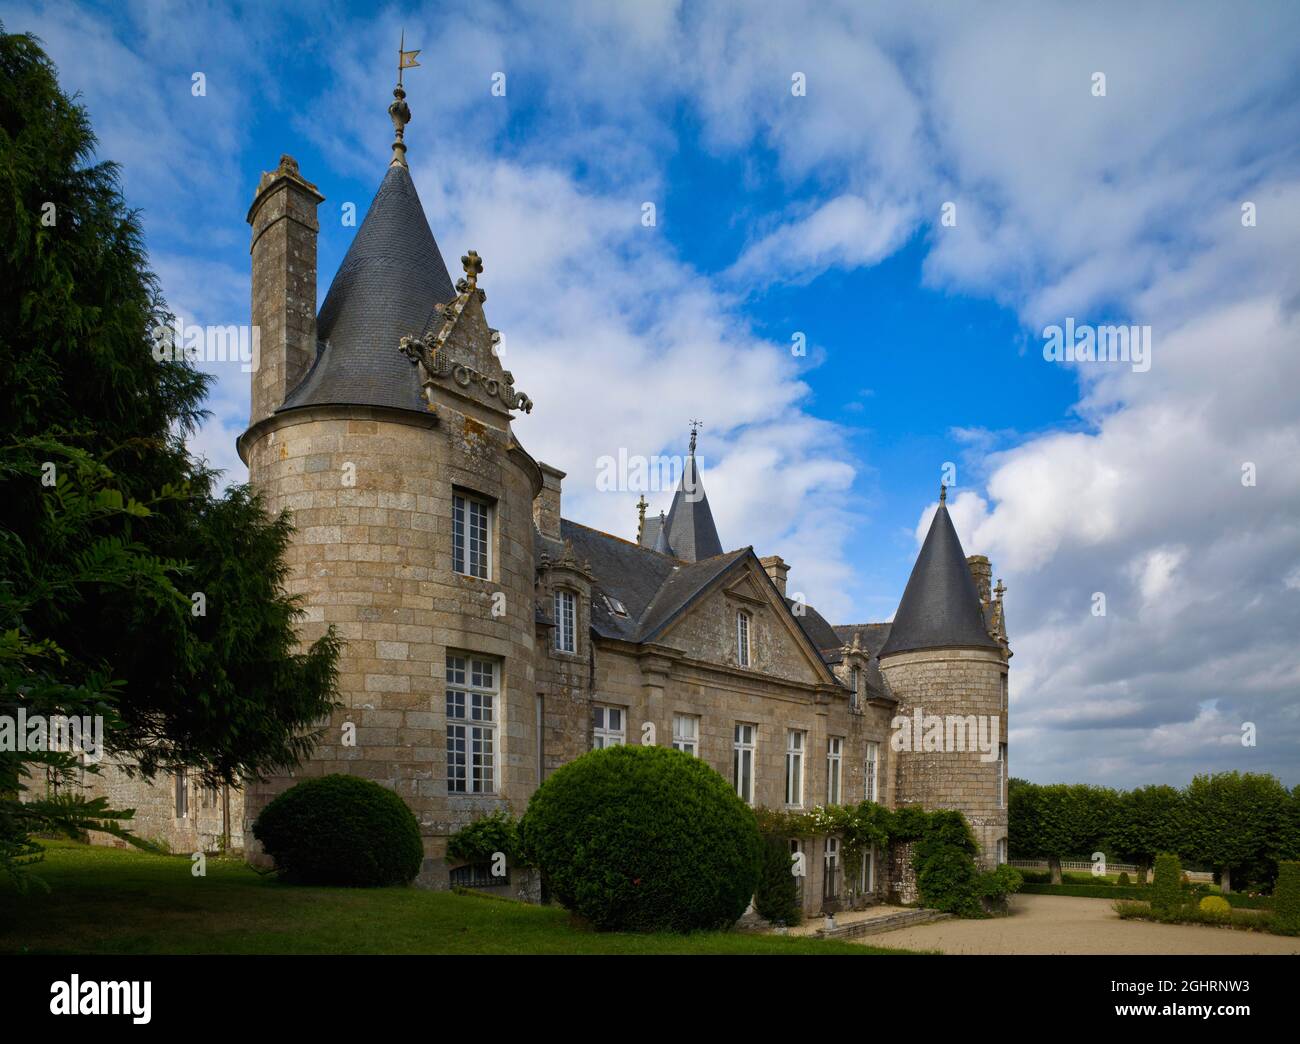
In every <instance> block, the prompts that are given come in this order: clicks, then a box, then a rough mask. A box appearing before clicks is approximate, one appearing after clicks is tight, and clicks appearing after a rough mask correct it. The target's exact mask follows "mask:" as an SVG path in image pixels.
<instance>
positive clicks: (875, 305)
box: [3, 2, 1300, 785]
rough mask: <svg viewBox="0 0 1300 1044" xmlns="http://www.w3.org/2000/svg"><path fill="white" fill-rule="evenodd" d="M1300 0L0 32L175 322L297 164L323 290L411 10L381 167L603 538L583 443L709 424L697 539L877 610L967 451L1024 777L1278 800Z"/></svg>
mask: <svg viewBox="0 0 1300 1044" xmlns="http://www.w3.org/2000/svg"><path fill="white" fill-rule="evenodd" d="M765 6H772V7H775V8H777V9H776V10H764V9H763V7H765ZM1292 8H1293V5H1288V4H1281V3H1277V4H1268V3H1262V4H1256V5H1252V6H1251V7H1249V8H1247V9H1245V10H1229V9H1227V8H1226V7H1223V6H1219V5H1209V4H1182V5H1177V7H1176V8H1175V7H1174V6H1173V5H1161V4H1151V5H1143V6H1142V7H1141V8H1140V9H1139V10H1134V9H1133V5H1131V4H1105V3H1102V4H1093V5H1088V6H1087V8H1086V9H1079V5H1068V4H1062V5H1056V4H1046V3H1033V4H1028V3H1026V4H1019V3H1007V4H1002V5H997V6H988V7H985V6H978V7H977V6H976V5H957V4H924V3H923V4H896V5H895V4H879V5H863V4H852V3H844V4H840V3H833V2H832V3H818V4H815V5H812V6H809V7H807V8H806V9H805V8H801V7H800V5H752V4H751V5H744V4H733V3H722V2H718V3H709V4H671V3H665V4H657V3H638V4H635V5H633V4H625V5H617V4H616V5H597V4H585V3H584V4H572V5H559V4H501V3H490V2H489V3H478V4H474V5H472V6H466V5H446V4H406V5H401V6H400V7H398V6H389V7H381V8H378V9H374V8H372V7H371V6H370V5H356V6H349V5H344V4H334V5H311V6H310V7H301V8H298V7H294V6H291V5H265V4H259V5H242V6H238V5H233V6H228V5H220V4H184V5H181V4H171V3H131V4H125V5H103V6H100V5H94V4H80V5H74V4H70V3H58V2H56V3H18V4H10V5H7V12H6V14H5V15H4V16H3V17H4V20H5V23H6V26H7V28H8V29H9V30H10V31H15V30H31V31H33V32H35V33H37V35H39V36H40V37H42V39H43V40H44V41H45V43H46V45H47V48H48V50H49V51H50V53H51V55H52V56H53V58H54V59H55V61H56V63H57V64H58V66H59V69H60V74H61V77H62V80H63V83H64V85H65V87H68V88H71V89H75V90H80V91H81V92H82V95H83V98H84V101H85V103H86V104H87V106H88V107H89V109H90V112H91V116H92V120H93V122H94V124H95V126H96V128H97V131H98V133H99V135H100V138H101V152H102V154H103V155H104V156H105V157H107V158H113V159H116V160H118V161H119V162H121V163H122V164H123V184H124V188H125V191H126V194H127V197H128V199H129V200H130V202H131V203H132V204H133V205H135V206H138V207H140V208H141V209H142V212H143V220H144V225H145V230H146V235H147V241H148V244H149V247H150V251H151V256H152V258H153V262H154V265H155V267H156V269H157V271H158V272H159V275H160V277H161V278H162V281H163V285H164V287H165V289H166V291H167V294H168V299H169V301H170V303H171V305H172V307H173V308H174V309H175V310H177V311H178V312H180V313H181V314H182V315H184V316H185V317H186V318H187V319H188V320H189V321H192V322H199V323H202V324H207V323H214V324H225V323H242V322H247V314H248V229H247V226H246V225H245V223H244V215H245V213H246V210H247V206H248V203H249V202H250V201H251V198H252V194H253V189H254V186H255V185H256V182H257V178H258V175H259V173H260V172H261V171H263V170H268V169H271V168H273V167H274V166H275V164H276V162H277V161H278V158H279V156H280V154H281V153H284V152H287V153H291V154H292V155H293V156H294V157H295V158H296V159H297V160H298V162H299V165H300V168H301V170H302V172H303V174H304V175H305V176H306V177H308V178H309V179H311V180H312V181H314V182H316V183H317V184H318V185H319V187H320V189H321V191H322V193H323V194H324V195H325V197H326V202H325V203H324V204H323V205H322V207H321V211H320V217H321V235H320V256H319V270H320V294H321V296H322V297H323V295H324V292H325V290H326V289H327V287H328V285H329V281H330V278H331V277H332V275H333V272H334V270H335V268H336V267H337V265H338V263H339V261H340V260H341V259H342V257H343V254H344V252H345V251H346V249H347V246H348V243H349V241H350V238H351V236H352V235H353V233H354V231H355V230H354V229H353V228H351V227H347V226H345V225H344V224H343V222H342V221H341V212H342V211H341V208H342V207H343V205H344V204H346V203H349V202H351V203H355V204H356V206H357V209H358V210H359V211H360V212H362V213H364V209H365V207H366V206H367V205H368V203H369V200H370V198H371V196H372V195H373V193H374V190H375V188H376V187H377V185H378V183H379V180H380V178H381V176H382V174H383V170H384V167H385V164H386V162H387V156H388V154H389V143H390V141H391V126H390V124H389V122H388V118H387V116H386V111H385V110H386V107H387V105H388V102H389V101H390V100H391V90H392V86H393V65H394V60H395V51H396V47H397V39H398V32H399V31H400V29H401V28H403V27H404V28H405V31H406V39H407V46H408V47H410V48H420V49H421V50H422V53H421V55H420V62H421V67H420V68H418V69H415V70H412V71H411V72H409V73H408V74H407V89H408V91H409V97H408V101H409V103H410V105H411V109H412V111H413V114H414V119H413V122H412V124H411V126H410V127H409V129H408V132H407V141H408V144H409V146H410V153H409V156H410V161H411V168H412V174H413V176H414V177H415V180H416V184H417V186H418V188H419V190H420V193H421V196H422V199H423V202H424V206H425V211H426V213H427V215H428V218H429V221H430V224H431V226H432V228H433V231H434V234H435V236H436V237H437V238H438V241H439V244H440V246H441V247H442V250H443V254H444V256H445V257H446V258H447V260H448V262H449V266H450V267H451V269H452V272H453V278H454V277H455V275H457V274H459V273H458V269H459V265H458V258H459V256H460V254H461V253H462V252H463V251H464V250H466V249H468V248H470V247H474V248H476V249H478V250H479V252H480V253H481V254H482V255H483V257H484V262H485V270H484V274H483V277H482V281H481V285H482V286H484V287H485V288H486V289H487V292H488V302H487V311H488V315H489V319H490V320H491V321H492V323H493V325H495V326H498V327H500V328H501V329H502V330H503V331H504V333H505V334H506V338H507V341H506V345H507V358H506V364H507V366H509V367H510V368H511V369H512V370H513V372H514V373H515V376H516V378H517V382H518V384H519V386H520V387H521V388H523V389H524V390H525V391H527V392H528V393H529V394H530V395H531V396H532V397H533V398H534V399H535V400H536V402H537V407H536V409H535V410H534V412H533V414H532V415H531V416H529V417H526V418H522V419H521V420H520V422H519V423H518V424H517V426H516V430H517V432H518V434H519V436H520V438H521V440H522V441H523V442H524V444H525V445H526V446H527V447H528V448H529V450H530V451H531V452H532V453H533V454H534V455H535V456H537V457H538V458H539V459H543V460H546V461H548V462H550V463H553V464H555V465H557V466H559V467H561V468H563V469H565V470H566V471H567V472H568V478H567V479H566V483H565V508H566V510H565V513H566V515H567V516H569V517H572V518H575V519H577V520H579V521H584V522H587V523H589V524H593V525H596V526H599V527H600V528H605V529H609V530H611V531H613V532H618V533H621V534H623V535H630V534H631V533H632V532H633V531H634V528H635V508H634V502H635V500H636V493H633V492H626V493H618V494H602V493H599V492H598V491H597V490H596V488H595V475H596V470H597V464H596V461H597V458H598V457H599V456H601V455H602V454H605V453H611V454H612V453H616V452H617V450H618V449H619V448H625V449H626V450H627V451H628V452H630V453H641V454H653V453H680V452H682V451H683V449H684V447H685V442H686V438H687V420H688V419H689V418H692V417H699V418H702V419H703V421H704V424H705V427H704V431H703V432H702V434H701V440H700V452H701V454H702V458H703V462H704V465H705V472H704V481H705V485H706V487H707V489H708V491H709V497H710V501H711V503H712V504H713V506H714V510H715V514H716V515H717V519H718V524H719V528H720V531H721V536H722V539H723V543H724V545H726V546H728V547H737V546H743V545H745V544H753V545H754V546H755V549H756V550H757V551H758V553H759V554H771V553H777V554H781V555H782V556H783V557H784V558H785V559H786V560H787V561H788V562H789V563H790V564H791V566H792V573H791V578H790V579H791V587H792V589H793V590H799V591H802V592H803V593H805V594H806V596H807V598H808V600H809V601H810V602H811V603H812V604H814V605H816V606H818V607H819V608H821V609H822V610H823V611H824V612H825V613H826V615H828V616H829V617H831V618H832V619H833V620H834V621H835V622H856V621H865V620H881V619H887V618H889V616H890V615H891V614H892V613H893V611H894V609H895V607H896V606H897V602H898V598H899V596H900V594H901V592H902V588H903V585H904V583H905V582H906V578H907V575H908V572H909V570H910V568H911V565H912V561H913V558H914V556H915V553H916V550H917V547H918V541H919V539H920V537H921V536H923V534H924V530H925V527H926V525H927V524H928V520H929V517H930V513H931V512H932V511H933V507H934V502H935V500H936V497H937V492H938V484H939V478H940V474H941V469H942V467H943V465H944V463H945V462H953V463H954V464H955V465H956V466H957V483H956V487H955V488H954V490H953V491H952V493H951V494H950V497H949V501H950V505H951V506H952V510H953V515H954V519H955V521H956V523H957V526H958V529H959V532H960V535H961V537H962V540H963V543H964V545H965V547H966V550H967V552H968V553H975V552H980V553H985V554H988V555H990V556H991V558H992V559H993V563H994V575H995V576H1002V577H1005V578H1006V583H1007V586H1008V589H1009V590H1008V595H1007V615H1008V620H1009V626H1010V630H1011V639H1012V645H1013V649H1014V650H1015V653H1016V658H1015V659H1014V660H1013V668H1014V669H1013V671H1012V682H1011V691H1012V710H1013V715H1012V737H1011V738H1012V765H1011V767H1012V771H1013V772H1014V773H1015V774H1018V775H1024V776H1028V777H1030V778H1034V779H1039V780H1052V779H1086V780H1092V781H1097V782H1109V783H1113V784H1115V785H1129V784H1132V783H1136V782H1143V781H1161V782H1175V783H1179V782H1183V781H1185V780H1186V779H1187V778H1189V777H1190V776H1191V775H1192V774H1193V773H1195V772H1201V771H1207V770H1218V769H1226V768H1239V769H1242V770H1254V771H1271V772H1274V773H1276V774H1278V775H1279V776H1281V777H1282V778H1283V779H1284V780H1286V781H1287V782H1288V783H1290V784H1294V783H1297V782H1300V755H1298V754H1297V751H1300V642H1297V640H1296V635H1297V634H1300V522H1297V511H1296V508H1297V505H1300V408H1298V407H1297V405H1296V399H1297V396H1296V389H1297V388H1300V352H1297V348H1298V347H1300V336H1297V333H1298V331H1300V320H1298V318H1297V307H1298V306H1300V263H1298V261H1297V248H1296V245H1295V244H1296V243H1297V235H1296V233H1297V231H1300V227H1298V226H1300V60H1298V59H1300V54H1297V52H1298V51H1300V32H1297V29H1298V28H1300V26H1298V25H1297V22H1298V21H1300V19H1298V17H1297V14H1296V12H1295V11H1294V10H1293V9H1292ZM196 72H201V73H202V74H203V76H204V77H205V81H206V82H205V87H206V93H205V94H203V95H202V96H199V97H196V96H195V95H194V94H193V93H192V90H191V84H192V81H193V76H194V74H195V73H196ZM499 72H501V73H504V74H505V77H506V93H505V96H504V97H494V96H493V95H492V93H491V86H492V77H493V75H494V74H495V73H499ZM1099 72H1100V73H1102V74H1104V76H1105V88H1106V90H1105V93H1104V94H1101V95H1099V94H1098V93H1096V79H1095V74H1097V73H1099ZM798 73H802V74H803V76H804V78H805V82H806V92H805V93H804V94H802V95H798V94H796V93H794V92H792V90H791V87H792V82H793V81H792V77H794V76H795V75H796V74H798ZM645 202H653V203H654V204H655V207H656V217H657V220H656V223H655V225H654V227H652V228H647V227H644V226H643V224H642V221H641V217H642V205H643V204H644V203H645ZM1244 202H1250V203H1252V204H1254V206H1255V209H1256V214H1257V218H1256V222H1255V224H1253V225H1244V224H1243V222H1242V205H1243V203H1244ZM945 203H953V204H955V208H956V211H955V212H956V216H957V221H956V225H955V226H954V227H949V226H945V225H944V224H943V223H942V222H941V221H940V214H941V210H942V208H943V206H944V204H945ZM1067 316H1068V317H1074V318H1075V320H1076V321H1077V322H1078V323H1087V324H1092V325H1102V324H1107V323H1112V322H1125V323H1136V324H1142V325H1149V326H1150V327H1151V329H1152V338H1153V354H1152V366H1151V369H1150V371H1149V372H1145V373H1139V372H1134V371H1133V369H1132V368H1131V367H1129V366H1126V365H1120V364H1059V363H1053V362H1049V361H1047V360H1045V359H1044V357H1043V351H1042V346H1043V338H1042V333H1041V332H1042V329H1043V327H1044V326H1046V325H1048V324H1052V323H1063V322H1064V320H1065V318H1066V317H1067ZM796 332H802V333H803V334H804V335H805V336H806V339H807V344H808V353H807V356H806V357H802V358H797V357H794V356H792V354H791V352H790V345H791V338H792V336H793V335H794V334H795V333H796ZM213 372H214V373H215V374H216V376H217V379H218V383H217V386H216V390H215V392H214V395H213V399H212V402H211V404H210V405H211V408H212V410H213V419H212V422H211V423H210V424H209V425H208V426H207V427H206V428H205V429H204V431H203V432H202V433H201V435H200V436H199V437H198V438H197V439H196V441H195V448H196V449H197V450H199V451H200V452H203V453H204V454H206V455H207V456H208V457H209V458H210V459H211V460H212V461H213V462H214V463H216V464H218V465H220V466H223V467H227V468H228V469H230V475H231V477H232V479H235V480H240V479H242V477H243V475H242V471H241V466H240V465H239V463H238V460H237V458H236V457H235V455H234V451H233V440H234V437H235V436H236V435H237V434H238V433H239V432H240V431H241V430H242V428H243V424H244V422H245V420H246V416H247V409H248V384H247V381H248V378H247V375H244V374H241V373H239V372H238V368H237V367H221V366H219V365H214V366H213ZM1247 462H1249V463H1252V464H1253V465H1255V467H1256V470H1257V474H1258V481H1257V483H1256V485H1254V486H1249V487H1246V486H1243V485H1242V483H1241V478H1240V476H1241V469H1242V466H1243V464H1245V463H1247ZM666 506H667V496H666V495H665V496H662V497H657V498H656V497H652V510H657V509H658V508H659V507H666ZM1097 592H1102V593H1105V594H1106V596H1107V606H1108V609H1107V614H1106V616H1105V617H1097V616H1094V615H1093V614H1092V612H1091V606H1092V604H1093V595H1094V594H1095V593H1097ZM1247 721H1249V722H1254V723H1255V725H1256V727H1257V730H1258V745H1257V746H1256V747H1250V748H1248V747H1243V746H1242V745H1241V742H1240V739H1239V737H1240V734H1241V726H1242V723H1243V722H1247Z"/></svg>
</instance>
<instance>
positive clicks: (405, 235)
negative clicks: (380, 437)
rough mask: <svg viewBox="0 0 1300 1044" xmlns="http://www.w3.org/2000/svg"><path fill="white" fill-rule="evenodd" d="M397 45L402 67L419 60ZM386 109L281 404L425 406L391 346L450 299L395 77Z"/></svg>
mask: <svg viewBox="0 0 1300 1044" xmlns="http://www.w3.org/2000/svg"><path fill="white" fill-rule="evenodd" d="M418 53H419V52H418V51H403V52H402V54H403V56H404V57H403V58H402V62H404V63H406V64H404V65H403V68H410V67H411V66H412V65H418V63H416V62H414V58H413V57H412V56H413V55H415V54H418ZM393 96H394V98H395V99H396V100H395V101H394V102H393V105H392V107H391V108H390V115H391V116H392V118H393V126H394V129H395V131H396V140H395V141H394V143H393V159H392V161H391V163H390V164H389V167H388V170H387V171H386V172H385V174H384V180H383V181H382V182H381V183H380V185H379V191H378V192H376V193H375V198H374V199H373V200H372V201H371V203H370V209H369V210H368V211H367V212H366V217H365V220H364V221H362V222H361V227H360V228H359V229H357V234H356V236H355V237H354V238H353V240H352V245H351V246H350V247H348V252H347V255H346V256H345V257H344V258H343V263H342V264H341V265H340V266H339V270H338V272H336V273H335V275H334V281H333V282H332V283H331V284H330V288H329V293H327V294H326V295H325V303H324V304H323V305H321V309H320V314H319V315H318V316H317V318H316V336H317V342H318V344H317V352H316V360H315V362H314V363H313V365H312V367H311V369H310V370H308V371H307V375H306V376H305V377H304V378H303V379H302V382H301V383H300V384H299V385H298V387H296V388H294V389H293V391H291V392H290V393H289V394H288V396H286V397H285V400H284V404H283V405H282V406H281V407H280V409H281V410H288V409H296V408H298V407H301V406H321V405H327V404H329V405H357V406H389V407H394V408H396V409H403V410H418V411H420V412H422V413H424V412H427V406H426V403H425V400H424V396H423V394H422V392H421V388H420V378H419V374H418V372H417V370H416V368H415V367H413V366H411V365H410V363H409V362H408V361H407V360H406V359H404V358H403V357H402V355H401V354H400V353H399V352H398V351H397V346H398V343H399V342H400V341H401V339H402V338H403V337H407V336H411V337H421V336H423V335H424V334H426V333H428V332H429V331H430V329H431V328H432V327H434V326H435V325H437V323H439V322H440V321H441V320H440V317H438V316H437V314H436V312H435V305H441V304H445V303H446V302H448V301H450V300H452V299H453V298H454V297H455V296H456V291H455V289H454V288H453V286H452V282H451V276H450V275H448V274H447V264H446V262H445V261H443V259H442V253H441V251H439V250H438V244H437V242H436V241H435V240H434V238H433V232H432V231H431V230H430V228H429V221H428V219H427V218H426V217H425V216H424V208H423V207H422V206H421V205H420V197H419V195H418V194H417V193H416V191H415V183H414V182H413V181H412V180H411V172H410V169H409V168H408V167H407V165H406V145H405V144H404V142H403V141H402V132H403V129H404V128H405V125H406V123H407V122H409V121H410V118H411V114H410V109H409V108H408V107H407V105H406V101H405V92H404V91H403V90H402V87H401V85H400V84H399V85H398V87H397V89H396V90H395V91H394V92H393Z"/></svg>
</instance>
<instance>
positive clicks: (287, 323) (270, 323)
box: [248, 156, 325, 425]
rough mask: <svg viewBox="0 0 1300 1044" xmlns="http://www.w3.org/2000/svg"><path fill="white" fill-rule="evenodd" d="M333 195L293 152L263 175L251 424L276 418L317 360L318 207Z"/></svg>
mask: <svg viewBox="0 0 1300 1044" xmlns="http://www.w3.org/2000/svg"><path fill="white" fill-rule="evenodd" d="M324 200H325V197H324V196H322V195H321V194H320V192H319V191H317V189H316V186H315V185H313V184H312V183H311V182H310V181H307V180H306V179H305V178H304V177H303V176H302V175H301V174H299V173H298V164H297V161H295V160H294V158H293V157H292V156H281V157H280V165H279V166H278V167H277V168H276V169H275V170H272V171H268V172H266V173H264V174H263V175H262V179H261V181H259V182H258V185H257V195H256V196H255V197H254V198H253V205H252V206H251V207H249V209H248V223H249V224H250V225H252V226H253V245H252V247H251V248H250V250H249V253H251V254H252V264H253V313H252V319H253V327H254V330H255V336H257V337H258V342H257V343H258V345H259V348H258V354H259V358H258V359H257V360H256V363H255V368H254V370H253V408H252V415H251V417H250V418H249V424H250V425H253V424H256V423H257V422H258V421H260V420H262V419H264V418H266V417H269V416H270V415H271V414H272V413H273V412H275V410H276V408H277V407H278V406H279V405H280V404H281V403H283V402H284V397H285V396H286V395H287V394H288V393H289V392H291V391H292V390H293V389H294V388H295V387H296V386H297V384H298V382H299V381H300V380H302V377H303V374H305V373H306V372H307V368H308V367H309V366H310V365H311V363H312V360H313V359H314V358H315V357H316V233H317V232H318V231H319V229H320V225H319V223H318V222H317V220H316V208H317V207H318V206H319V205H320V204H321V203H322V202H324Z"/></svg>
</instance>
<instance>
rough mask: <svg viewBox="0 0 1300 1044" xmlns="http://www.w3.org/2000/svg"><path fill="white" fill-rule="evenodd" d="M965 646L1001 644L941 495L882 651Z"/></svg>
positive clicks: (993, 647) (995, 645)
mask: <svg viewBox="0 0 1300 1044" xmlns="http://www.w3.org/2000/svg"><path fill="white" fill-rule="evenodd" d="M962 646H964V647H972V646H974V647H978V648H992V649H998V648H1001V646H999V645H998V643H997V642H996V641H994V640H993V639H992V638H991V637H989V632H988V629H987V628H986V627H985V626H984V611H983V609H982V608H981V606H980V597H979V592H978V591H977V590H976V589H975V580H974V578H973V577H972V576H971V574H970V567H969V566H968V565H967V564H966V555H965V554H964V553H963V551H962V549H961V541H960V540H958V539H957V530H956V529H954V528H953V525H952V519H951V518H949V517H948V505H947V504H946V503H945V502H944V499H943V497H942V496H941V497H940V499H939V510H938V511H936V512H935V513H934V520H933V521H932V522H931V523H930V532H929V533H927V534H926V537H925V543H924V544H922V545H921V553H920V554H919V555H918V556H917V558H916V565H914V566H913V567H912V575H911V576H910V577H909V578H908V580H907V587H906V588H904V590H903V600H902V601H901V602H900V603H899V604H898V612H897V613H896V614H895V615H894V623H893V626H891V627H890V629H889V638H888V639H887V640H886V641H885V644H884V645H883V646H882V647H881V649H880V652H879V654H878V655H879V656H881V657H884V656H888V655H889V654H890V653H898V652H910V651H912V650H915V649H943V648H953V647H962Z"/></svg>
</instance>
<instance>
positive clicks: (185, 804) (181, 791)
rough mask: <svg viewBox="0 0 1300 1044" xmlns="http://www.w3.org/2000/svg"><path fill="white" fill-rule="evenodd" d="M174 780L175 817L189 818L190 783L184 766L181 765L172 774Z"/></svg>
mask: <svg viewBox="0 0 1300 1044" xmlns="http://www.w3.org/2000/svg"><path fill="white" fill-rule="evenodd" d="M172 775H173V777H174V779H175V781H176V818H177V819H189V817H190V785H189V773H188V772H187V771H186V769H185V766H184V765H182V766H181V767H180V768H178V769H177V770H176V771H175V772H174V773H173V774H172Z"/></svg>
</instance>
